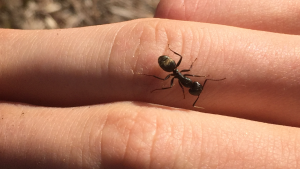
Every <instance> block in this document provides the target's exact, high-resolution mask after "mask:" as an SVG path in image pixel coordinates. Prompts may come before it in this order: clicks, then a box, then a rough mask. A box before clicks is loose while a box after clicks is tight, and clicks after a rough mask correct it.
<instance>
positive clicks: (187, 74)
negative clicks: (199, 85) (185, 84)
mask: <svg viewBox="0 0 300 169" xmlns="http://www.w3.org/2000/svg"><path fill="white" fill-rule="evenodd" d="M183 76H193V77H207V76H199V75H191V74H184V75H183Z"/></svg>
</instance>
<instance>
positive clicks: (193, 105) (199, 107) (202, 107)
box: [193, 94, 204, 109]
mask: <svg viewBox="0 0 300 169" xmlns="http://www.w3.org/2000/svg"><path fill="white" fill-rule="evenodd" d="M199 96H200V94H199V95H198V97H197V99H196V101H195V102H194V104H193V107H196V108H199V109H204V108H203V107H198V106H195V104H196V102H197V101H198V99H199Z"/></svg>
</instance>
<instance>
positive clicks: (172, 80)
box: [150, 77, 175, 93]
mask: <svg viewBox="0 0 300 169" xmlns="http://www.w3.org/2000/svg"><path fill="white" fill-rule="evenodd" d="M174 79H175V77H173V78H172V79H171V85H170V87H164V88H161V89H154V90H152V91H151V92H150V93H152V92H154V91H156V90H165V89H171V88H172V87H173V86H174Z"/></svg>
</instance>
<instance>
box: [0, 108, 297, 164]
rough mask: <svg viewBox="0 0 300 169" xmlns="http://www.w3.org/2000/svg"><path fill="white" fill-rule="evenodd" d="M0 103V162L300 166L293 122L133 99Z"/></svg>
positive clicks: (295, 129)
mask: <svg viewBox="0 0 300 169" xmlns="http://www.w3.org/2000/svg"><path fill="white" fill-rule="evenodd" d="M0 110H1V111H0V112H1V123H0V136H1V138H2V139H1V141H0V151H1V153H0V166H2V168H3V166H5V167H4V168H202V167H206V168H244V169H247V168H259V167H261V166H264V168H281V167H282V166H285V167H287V168H291V169H293V168H295V169H296V168H299V165H298V163H297V161H299V160H300V157H299V153H300V145H299V134H300V133H299V128H292V127H285V126H277V125H271V124H265V123H258V122H253V121H248V120H241V119H237V118H230V117H225V116H218V115H209V114H202V113H198V112H194V111H187V110H182V109H172V108H167V107H163V106H158V105H151V104H144V103H135V102H123V103H121V102H120V103H113V104H105V105H100V106H88V107H78V108H64V109H62V108H44V107H32V106H23V105H17V104H1V106H0ZM170 150H172V151H170Z"/></svg>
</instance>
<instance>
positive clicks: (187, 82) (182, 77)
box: [142, 45, 226, 109]
mask: <svg viewBox="0 0 300 169" xmlns="http://www.w3.org/2000/svg"><path fill="white" fill-rule="evenodd" d="M168 47H169V49H170V50H171V51H172V52H173V53H174V54H176V55H178V56H180V59H179V61H178V63H177V64H176V62H175V61H174V60H173V59H171V58H170V57H169V56H167V55H162V56H160V57H159V58H158V64H159V66H160V67H161V68H162V69H163V70H164V71H166V72H173V73H171V74H169V75H167V76H166V77H165V78H164V79H163V78H160V77H157V76H154V75H147V74H142V75H145V76H152V77H155V78H157V79H160V80H167V79H169V78H170V77H171V76H174V77H173V78H172V79H171V85H170V87H164V88H160V89H155V90H152V91H151V93H152V92H154V91H157V90H165V89H170V88H172V87H173V86H174V79H175V78H177V79H178V82H179V85H180V87H181V89H182V92H183V97H184V98H185V94H184V89H183V86H184V87H186V88H189V93H190V94H191V95H194V96H198V97H197V99H196V100H195V102H194V104H193V107H196V108H202V109H204V108H203V107H198V106H195V104H196V102H197V101H198V99H199V96H200V94H201V92H202V90H203V88H204V86H205V84H206V82H207V81H208V80H211V81H221V80H225V79H226V78H223V79H205V80H204V83H203V85H201V84H200V83H199V82H197V81H192V80H191V79H190V78H188V77H187V76H191V77H206V76H199V75H191V74H181V73H182V72H189V71H190V70H191V69H192V67H193V64H194V62H195V61H196V60H197V58H196V59H195V60H194V61H193V62H192V64H191V66H190V68H189V69H184V70H181V71H180V72H179V70H178V69H177V67H178V66H179V65H180V63H181V60H182V56H181V55H180V54H179V53H177V52H175V51H173V50H172V49H171V48H170V46H169V45H168Z"/></svg>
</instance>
